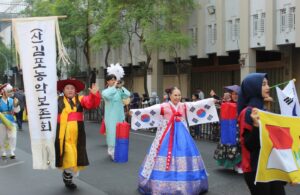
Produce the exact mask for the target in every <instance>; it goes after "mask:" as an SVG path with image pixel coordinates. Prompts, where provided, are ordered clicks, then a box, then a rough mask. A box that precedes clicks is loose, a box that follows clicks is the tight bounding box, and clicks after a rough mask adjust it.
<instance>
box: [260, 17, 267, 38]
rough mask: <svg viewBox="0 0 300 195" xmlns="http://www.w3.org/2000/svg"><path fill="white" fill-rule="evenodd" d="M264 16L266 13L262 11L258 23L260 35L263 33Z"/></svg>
mask: <svg viewBox="0 0 300 195" xmlns="http://www.w3.org/2000/svg"><path fill="white" fill-rule="evenodd" d="M265 18H266V14H265V13H262V14H261V17H260V23H259V33H260V35H261V36H262V35H263V34H264V33H265Z"/></svg>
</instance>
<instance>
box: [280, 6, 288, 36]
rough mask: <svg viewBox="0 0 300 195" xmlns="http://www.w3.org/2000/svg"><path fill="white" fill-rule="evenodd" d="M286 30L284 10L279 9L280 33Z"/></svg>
mask: <svg viewBox="0 0 300 195" xmlns="http://www.w3.org/2000/svg"><path fill="white" fill-rule="evenodd" d="M286 28H287V23H286V9H285V8H283V9H280V32H284V31H285V29H286Z"/></svg>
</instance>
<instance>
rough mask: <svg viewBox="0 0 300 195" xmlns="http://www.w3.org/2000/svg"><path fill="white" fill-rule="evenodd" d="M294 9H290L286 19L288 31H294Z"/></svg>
mask: <svg viewBox="0 0 300 195" xmlns="http://www.w3.org/2000/svg"><path fill="white" fill-rule="evenodd" d="M295 12H296V8H295V7H290V9H289V17H288V27H289V30H295V17H296V14H295Z"/></svg>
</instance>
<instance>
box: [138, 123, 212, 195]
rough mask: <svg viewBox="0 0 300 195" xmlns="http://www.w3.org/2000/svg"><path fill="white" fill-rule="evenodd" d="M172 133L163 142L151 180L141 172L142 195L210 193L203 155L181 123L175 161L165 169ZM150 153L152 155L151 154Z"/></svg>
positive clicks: (175, 130)
mask: <svg viewBox="0 0 300 195" xmlns="http://www.w3.org/2000/svg"><path fill="white" fill-rule="evenodd" d="M169 138H170V130H169V132H168V133H167V134H166V136H165V137H164V139H163V140H162V144H161V147H160V150H159V152H158V155H157V156H156V158H155V160H154V165H153V169H152V172H151V175H150V178H149V179H147V178H145V177H144V176H143V175H142V174H141V170H143V169H144V166H145V164H146V160H147V156H146V158H145V161H144V162H143V164H142V167H141V170H140V173H139V191H140V192H141V193H142V194H172V195H173V194H199V193H202V192H205V191H207V190H208V181H207V173H206V170H205V166H204V162H203V160H202V158H201V156H200V152H199V151H198V149H197V146H196V144H195V143H194V140H193V138H192V137H191V135H190V134H189V132H188V131H187V129H186V127H185V126H184V124H183V123H182V122H175V127H174V139H173V148H172V159H171V164H170V169H169V170H166V160H167V153H168V145H169ZM148 154H149V153H148Z"/></svg>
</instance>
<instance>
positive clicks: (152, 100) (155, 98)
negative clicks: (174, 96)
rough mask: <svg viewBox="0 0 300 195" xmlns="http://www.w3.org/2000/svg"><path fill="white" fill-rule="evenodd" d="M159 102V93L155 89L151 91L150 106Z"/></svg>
mask: <svg viewBox="0 0 300 195" xmlns="http://www.w3.org/2000/svg"><path fill="white" fill-rule="evenodd" d="M159 103H160V101H159V97H158V95H157V93H156V92H155V91H153V92H152V93H151V97H150V100H149V104H150V106H153V105H155V104H159Z"/></svg>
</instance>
